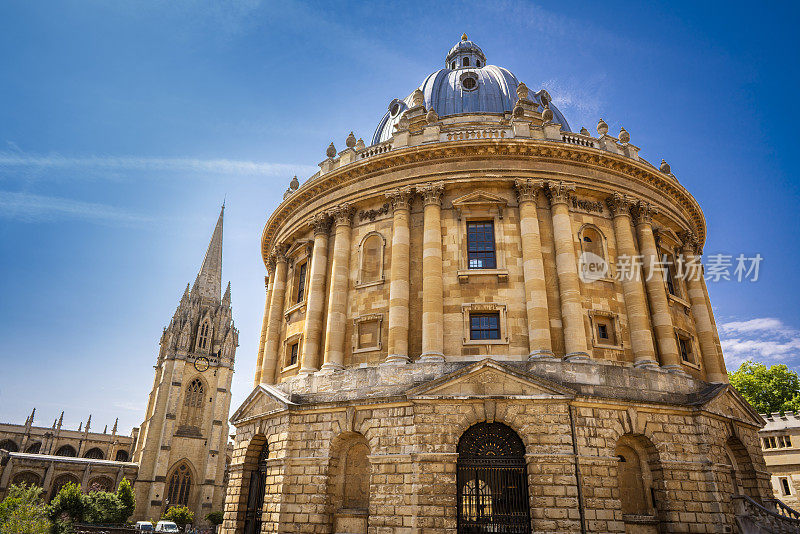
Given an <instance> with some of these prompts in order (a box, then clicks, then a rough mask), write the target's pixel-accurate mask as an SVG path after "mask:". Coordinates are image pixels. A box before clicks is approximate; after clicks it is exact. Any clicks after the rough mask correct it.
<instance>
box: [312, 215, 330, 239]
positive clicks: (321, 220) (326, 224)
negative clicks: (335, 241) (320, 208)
mask: <svg viewBox="0 0 800 534" xmlns="http://www.w3.org/2000/svg"><path fill="white" fill-rule="evenodd" d="M311 227H312V228H313V229H314V235H319V234H327V233H328V232H329V231H330V229H331V218H330V215H328V214H327V213H317V214H316V215H314V217H312V218H311Z"/></svg>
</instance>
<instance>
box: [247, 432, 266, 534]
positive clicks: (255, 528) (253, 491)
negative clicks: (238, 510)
mask: <svg viewBox="0 0 800 534" xmlns="http://www.w3.org/2000/svg"><path fill="white" fill-rule="evenodd" d="M268 456H269V450H268V449H267V444H266V443H265V444H264V448H263V449H262V451H261V454H260V455H259V457H258V465H257V466H256V468H255V469H253V471H252V472H251V473H250V484H249V487H248V490H247V509H246V510H245V512H244V534H259V533H260V532H261V517H262V515H263V514H262V511H263V508H264V492H265V491H266V486H267V457H268Z"/></svg>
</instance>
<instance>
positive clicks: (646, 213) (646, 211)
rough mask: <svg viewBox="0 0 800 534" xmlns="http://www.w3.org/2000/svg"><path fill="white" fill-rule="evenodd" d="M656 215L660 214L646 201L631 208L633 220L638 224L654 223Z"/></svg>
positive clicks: (641, 201)
mask: <svg viewBox="0 0 800 534" xmlns="http://www.w3.org/2000/svg"><path fill="white" fill-rule="evenodd" d="M656 213H658V210H657V209H656V208H655V207H653V205H652V204H650V203H649V202H645V201H644V200H640V201H639V202H637V203H636V204H634V205H633V206H632V207H631V215H633V220H634V221H635V222H636V224H639V223H647V224H650V223H652V222H653V215H655V214H656Z"/></svg>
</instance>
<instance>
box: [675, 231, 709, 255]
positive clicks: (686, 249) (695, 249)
mask: <svg viewBox="0 0 800 534" xmlns="http://www.w3.org/2000/svg"><path fill="white" fill-rule="evenodd" d="M678 237H679V238H680V240H681V245H682V246H681V248H682V249H683V253H684V254H686V255H687V256H689V255H695V256H700V255H702V254H703V250H702V247H701V246H700V240H699V239H698V238H697V234H695V233H694V232H692V231H691V230H687V231H686V232H681V233H679V234H678Z"/></svg>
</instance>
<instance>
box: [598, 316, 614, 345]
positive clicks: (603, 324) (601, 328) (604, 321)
mask: <svg viewBox="0 0 800 534" xmlns="http://www.w3.org/2000/svg"><path fill="white" fill-rule="evenodd" d="M592 321H593V322H594V324H595V335H596V339H595V343H596V344H598V345H616V344H617V336H616V333H615V331H614V318H613V317H607V316H605V315H593V316H592Z"/></svg>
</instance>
